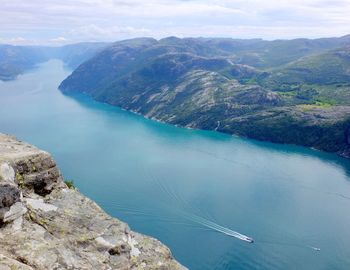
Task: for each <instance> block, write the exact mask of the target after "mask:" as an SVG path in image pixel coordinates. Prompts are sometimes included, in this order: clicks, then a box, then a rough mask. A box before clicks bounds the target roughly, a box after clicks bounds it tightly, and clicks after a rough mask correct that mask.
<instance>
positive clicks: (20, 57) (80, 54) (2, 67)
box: [0, 43, 107, 80]
mask: <svg viewBox="0 0 350 270" xmlns="http://www.w3.org/2000/svg"><path fill="white" fill-rule="evenodd" d="M106 46H107V43H78V44H73V45H66V46H62V47H44V46H12V45H1V44H0V80H12V79H14V78H16V76H18V75H19V74H21V73H23V72H25V71H26V70H28V69H31V68H33V67H35V65H37V64H38V63H41V62H44V61H47V60H49V59H51V58H58V59H62V60H63V61H64V62H65V63H66V64H67V65H68V66H69V67H71V68H76V67H78V66H79V65H80V64H81V63H83V62H85V61H86V60H88V59H89V58H91V57H92V56H93V55H95V54H96V53H97V52H99V51H100V50H102V49H104V48H105V47H106Z"/></svg>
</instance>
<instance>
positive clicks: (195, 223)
mask: <svg viewBox="0 0 350 270" xmlns="http://www.w3.org/2000/svg"><path fill="white" fill-rule="evenodd" d="M145 175H148V176H149V177H148V178H147V179H148V181H149V183H150V184H151V185H150V186H149V187H150V188H151V189H152V190H156V194H159V195H160V196H158V197H157V201H156V202H157V204H156V205H148V206H147V204H144V205H143V209H140V208H139V206H138V207H132V206H126V205H121V204H117V203H113V205H114V207H115V208H116V209H117V210H118V211H121V212H123V213H125V214H127V215H131V216H136V217H142V218H144V219H152V220H153V221H159V222H165V223H167V224H175V225H181V226H188V227H191V228H195V229H204V230H210V231H215V232H218V233H221V234H224V235H226V236H229V237H233V238H236V239H238V240H240V241H244V242H248V243H256V244H267V245H280V246H294V247H299V248H308V249H311V250H314V251H320V250H321V249H320V248H318V247H315V246H311V245H307V244H306V243H305V244H303V243H300V241H299V240H297V238H298V237H297V236H294V237H293V238H294V240H295V241H298V242H299V243H293V242H294V241H292V239H291V241H286V242H281V241H278V240H273V237H271V238H267V239H259V238H256V239H253V238H252V237H250V236H248V235H245V234H243V233H240V232H238V231H235V230H232V229H230V228H228V227H226V226H223V225H220V224H219V223H218V222H215V218H214V217H213V216H212V214H211V213H210V212H209V211H208V210H206V209H203V207H202V208H200V207H198V206H197V205H196V204H195V203H189V201H188V200H186V199H184V197H182V196H181V195H180V193H179V192H176V191H175V189H174V188H173V187H171V185H169V184H168V183H167V181H165V180H164V179H162V178H159V177H156V176H155V175H154V174H153V173H151V172H149V171H146V170H145ZM157 190H158V192H157ZM162 195H166V196H165V197H164V196H162ZM159 203H162V205H161V206H160V204H159ZM158 207H159V209H157V208H158ZM164 210H166V211H165V212H166V213H165V212H164ZM161 215H163V216H161ZM276 229H277V228H276Z"/></svg>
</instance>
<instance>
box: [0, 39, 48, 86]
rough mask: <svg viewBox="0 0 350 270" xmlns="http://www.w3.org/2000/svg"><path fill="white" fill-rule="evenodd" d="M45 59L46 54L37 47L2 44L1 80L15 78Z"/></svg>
mask: <svg viewBox="0 0 350 270" xmlns="http://www.w3.org/2000/svg"><path fill="white" fill-rule="evenodd" d="M45 59H46V56H45V54H43V53H42V52H41V51H40V49H38V48H36V47H21V46H11V45H0V80H11V79H14V78H15V77H16V76H17V75H18V74H20V73H22V72H24V71H25V70H27V69H29V68H32V67H33V66H34V65H35V64H36V63H39V62H42V61H45Z"/></svg>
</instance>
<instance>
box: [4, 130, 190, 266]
mask: <svg viewBox="0 0 350 270" xmlns="http://www.w3.org/2000/svg"><path fill="white" fill-rule="evenodd" d="M3 269H6V270H7V269H23V270H28V269H42V270H44V269H45V270H47V269H101V270H104V269H105V270H107V269H162V270H166V269H169V270H170V269H171V270H173V269H174V270H176V269H186V268H184V267H183V266H181V265H180V264H179V263H177V262H176V261H175V260H174V259H173V257H172V255H171V252H170V250H169V249H168V248H167V247H165V246H164V245H163V244H161V243H160V242H159V241H157V240H156V239H153V238H151V237H147V236H144V235H142V234H139V233H136V232H133V231H131V230H130V229H129V227H128V225H127V224H125V223H123V222H121V221H119V220H117V219H115V218H112V217H110V216H108V215H107V214H106V213H105V212H104V211H103V210H102V209H101V208H100V207H99V206H98V205H97V204H96V203H94V202H93V201H91V200H90V199H88V198H86V197H85V196H83V195H82V194H80V193H79V192H78V191H77V190H75V189H70V188H68V187H67V186H66V184H65V183H64V181H63V178H62V176H61V174H60V171H59V170H58V168H57V167H56V163H55V161H54V160H53V159H52V157H51V156H50V155H49V154H48V153H47V152H44V151H41V150H39V149H37V148H35V147H33V146H31V145H29V144H26V143H23V142H19V141H18V140H16V139H15V138H13V137H10V136H7V135H2V134H0V270H3Z"/></svg>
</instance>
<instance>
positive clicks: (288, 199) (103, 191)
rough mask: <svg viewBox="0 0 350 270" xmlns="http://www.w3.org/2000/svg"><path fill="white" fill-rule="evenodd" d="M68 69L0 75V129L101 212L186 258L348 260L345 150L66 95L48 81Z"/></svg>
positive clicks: (191, 261)
mask: <svg viewBox="0 0 350 270" xmlns="http://www.w3.org/2000/svg"><path fill="white" fill-rule="evenodd" d="M69 73H70V71H69V70H66V69H65V68H64V67H63V64H62V62H60V61H58V60H52V61H49V62H47V63H44V64H42V65H41V66H40V67H39V68H37V69H35V70H32V71H31V72H29V73H27V74H25V75H22V76H20V77H19V78H18V79H17V80H15V81H10V82H0V132H3V133H10V134H14V135H16V136H17V137H18V138H20V139H23V140H25V141H28V142H29V143H32V144H34V145H36V146H38V147H40V148H43V149H45V150H47V151H49V152H50V153H52V155H53V156H54V158H55V159H56V161H57V162H58V165H59V166H60V168H61V170H62V173H63V174H64V176H65V178H67V179H73V180H74V183H75V185H76V186H77V187H78V188H79V190H80V191H81V192H83V193H84V194H85V195H87V196H89V197H90V198H92V199H93V200H95V201H96V202H97V203H98V204H100V205H101V206H102V208H103V209H105V210H106V211H107V212H108V213H109V214H111V215H113V216H115V217H118V218H120V219H122V220H124V221H126V222H127V223H129V225H130V227H131V228H132V229H133V230H136V231H139V232H141V233H145V234H148V235H151V236H154V237H156V238H158V239H159V240H161V241H162V242H163V243H165V244H166V245H168V246H169V247H170V248H171V250H172V252H173V254H174V256H175V257H176V259H178V260H179V261H180V262H181V263H182V264H184V265H185V266H187V267H189V268H190V269H198V270H205V269H350V230H349V228H350V182H349V181H350V162H349V161H348V160H344V159H341V158H339V157H336V156H335V155H331V154H326V153H322V152H318V151H313V150H309V149H305V148H301V147H295V146H283V145H275V144H269V143H261V142H255V141H251V140H246V139H241V138H235V137H232V136H228V135H224V134H219V133H215V132H205V131H195V130H187V129H182V128H176V127H173V126H169V125H166V124H161V123H157V122H155V121H151V120H147V119H144V118H143V117H142V116H138V115H134V114H131V113H129V112H125V111H123V110H121V109H119V108H116V107H112V106H109V105H106V104H101V103H97V102H95V101H93V100H91V99H90V98H88V97H85V96H65V95H63V94H62V93H61V92H60V91H59V90H58V89H57V86H58V85H59V83H60V82H61V81H62V80H63V79H64V78H65V77H66V76H67V75H69ZM194 216H200V217H203V218H205V219H208V220H211V221H213V222H215V223H217V224H219V225H222V226H225V227H227V228H230V229H232V230H234V231H237V232H239V233H242V234H245V235H247V236H249V237H253V238H254V240H255V243H253V244H249V243H247V242H243V241H240V240H238V239H236V238H232V237H229V236H227V235H225V234H222V233H219V232H216V231H214V230H211V229H210V228H207V227H205V226H202V225H200V224H198V223H195V222H193V217H194ZM191 217H192V220H191ZM72 229H74V228H72ZM312 247H317V248H320V249H321V250H320V251H316V250H315V249H313V248H312Z"/></svg>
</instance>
